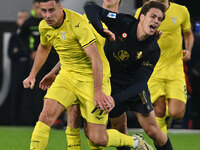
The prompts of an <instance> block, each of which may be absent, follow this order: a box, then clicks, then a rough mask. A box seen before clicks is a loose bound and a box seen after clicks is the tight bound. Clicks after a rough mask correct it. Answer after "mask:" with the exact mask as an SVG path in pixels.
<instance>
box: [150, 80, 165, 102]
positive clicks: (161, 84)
mask: <svg viewBox="0 0 200 150" xmlns="http://www.w3.org/2000/svg"><path fill="white" fill-rule="evenodd" d="M148 87H149V91H150V94H151V102H152V104H153V103H154V102H155V101H156V100H157V99H158V98H159V97H161V96H164V95H166V92H165V88H166V87H165V81H164V80H163V79H158V78H150V79H149V81H148Z"/></svg>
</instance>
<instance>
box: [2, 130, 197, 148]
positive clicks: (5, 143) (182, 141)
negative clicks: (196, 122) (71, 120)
mask: <svg viewBox="0 0 200 150" xmlns="http://www.w3.org/2000/svg"><path fill="white" fill-rule="evenodd" d="M32 130H33V128H32V127H0V150H28V149H29V142H30V137H31V133H32ZM133 132H134V129H133V130H130V131H129V134H130V135H131V134H132V133H133ZM141 133H142V134H143V136H144V138H145V139H146V141H147V142H148V143H149V144H151V145H153V143H152V140H151V139H149V138H148V137H147V135H146V134H145V133H144V132H141ZM169 137H170V139H171V142H172V144H173V146H174V150H200V132H199V131H197V132H194V131H193V132H181V133H176V132H169ZM81 140H82V149H83V150H89V147H88V144H87V140H86V138H85V136H84V133H83V131H81ZM66 145H67V142H66V140H65V132H64V131H63V130H55V129H52V130H51V133H50V138H49V144H48V147H47V150H67V148H66ZM105 150H115V148H105Z"/></svg>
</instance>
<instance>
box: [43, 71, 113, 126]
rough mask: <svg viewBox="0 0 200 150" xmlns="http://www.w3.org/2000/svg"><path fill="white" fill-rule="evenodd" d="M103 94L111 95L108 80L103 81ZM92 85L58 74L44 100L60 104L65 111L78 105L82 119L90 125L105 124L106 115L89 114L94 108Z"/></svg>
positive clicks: (65, 74)
mask: <svg viewBox="0 0 200 150" xmlns="http://www.w3.org/2000/svg"><path fill="white" fill-rule="evenodd" d="M102 88H103V92H104V93H105V94H106V95H110V93H111V85H110V79H109V78H108V79H107V80H105V81H103V85H102ZM93 97H94V83H93V82H90V81H79V80H75V79H73V78H72V77H70V76H69V75H68V74H67V73H63V72H61V73H59V74H58V75H57V77H56V80H55V81H54V83H53V84H52V86H51V87H50V88H49V89H48V91H47V94H46V95H45V97H44V99H46V98H49V99H54V100H56V101H58V102H59V103H61V104H62V105H63V106H64V107H65V108H66V109H67V108H68V107H70V106H71V105H72V104H74V103H78V104H80V110H81V115H82V117H83V118H84V119H85V120H86V121H87V122H91V123H96V124H107V121H108V114H105V113H103V114H102V115H99V113H100V111H99V110H97V111H95V112H94V113H91V112H92V110H93V109H94V108H95V106H94V100H93Z"/></svg>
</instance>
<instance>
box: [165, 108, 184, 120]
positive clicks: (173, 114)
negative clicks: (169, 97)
mask: <svg viewBox="0 0 200 150" xmlns="http://www.w3.org/2000/svg"><path fill="white" fill-rule="evenodd" d="M184 114H185V109H180V110H169V115H170V116H171V117H172V118H173V119H174V120H178V119H181V118H183V116H184Z"/></svg>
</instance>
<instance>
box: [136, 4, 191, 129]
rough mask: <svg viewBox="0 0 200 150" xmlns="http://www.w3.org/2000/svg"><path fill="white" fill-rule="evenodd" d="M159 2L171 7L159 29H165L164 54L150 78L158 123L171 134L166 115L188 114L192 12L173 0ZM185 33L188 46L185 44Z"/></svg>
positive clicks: (163, 38)
mask: <svg viewBox="0 0 200 150" xmlns="http://www.w3.org/2000/svg"><path fill="white" fill-rule="evenodd" d="M157 1H160V2H162V3H164V4H165V6H166V7H167V8H168V9H167V11H166V13H165V15H166V16H165V20H164V21H163V22H162V24H161V26H160V27H159V29H158V30H161V31H162V35H161V37H160V39H159V40H158V44H159V46H160V48H161V56H160V59H159V61H158V63H157V64H156V67H155V68H154V72H153V74H152V76H151V78H150V79H149V82H148V86H149V90H150V93H151V101H152V103H153V106H154V110H155V114H156V120H157V122H158V125H159V127H160V128H161V130H162V131H163V132H164V133H167V125H166V121H165V119H166V115H168V114H169V116H171V117H172V118H173V119H181V118H182V117H183V116H184V112H185V104H186V100H187V89H186V82H185V74H184V70H183V61H187V60H189V59H190V57H191V56H190V55H191V49H192V46H193V42H194V38H193V33H192V30H191V23H190V15H189V12H188V10H187V8H186V7H185V6H182V5H179V4H175V3H172V2H169V0H157ZM139 13H140V9H138V10H137V12H136V15H135V16H136V17H138V16H139ZM182 32H183V35H184V42H185V49H183V47H182ZM166 101H167V102H168V110H167V107H166ZM166 110H167V113H166Z"/></svg>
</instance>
